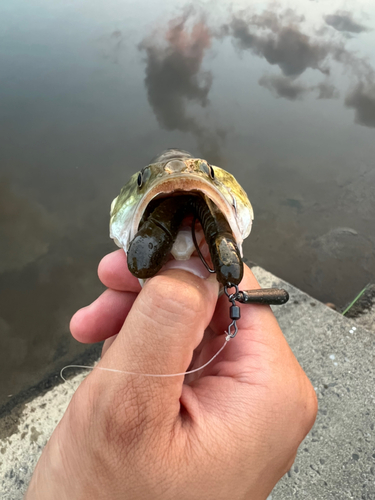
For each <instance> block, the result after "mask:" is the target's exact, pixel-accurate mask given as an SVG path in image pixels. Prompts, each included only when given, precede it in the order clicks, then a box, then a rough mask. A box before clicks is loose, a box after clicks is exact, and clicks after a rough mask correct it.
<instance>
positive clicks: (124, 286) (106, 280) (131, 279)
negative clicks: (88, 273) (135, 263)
mask: <svg viewBox="0 0 375 500" xmlns="http://www.w3.org/2000/svg"><path fill="white" fill-rule="evenodd" d="M98 276H99V279H100V281H101V282H102V283H103V285H105V286H106V287H108V288H112V290H118V291H120V292H140V291H141V285H140V284H139V281H138V279H137V278H136V277H135V276H133V275H132V274H131V272H130V271H129V269H128V263H127V259H126V254H125V252H124V250H122V249H121V248H120V249H119V250H115V251H114V252H112V253H109V254H108V255H106V256H105V257H103V258H102V260H101V261H100V263H99V267H98Z"/></svg>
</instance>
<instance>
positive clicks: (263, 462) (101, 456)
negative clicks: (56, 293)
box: [26, 250, 317, 500]
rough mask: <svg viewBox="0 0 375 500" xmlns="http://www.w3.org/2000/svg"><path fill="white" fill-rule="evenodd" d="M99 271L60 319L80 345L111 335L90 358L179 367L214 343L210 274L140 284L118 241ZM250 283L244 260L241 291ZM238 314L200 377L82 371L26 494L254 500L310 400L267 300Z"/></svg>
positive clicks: (298, 429) (215, 305)
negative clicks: (68, 319)
mask: <svg viewBox="0 0 375 500" xmlns="http://www.w3.org/2000/svg"><path fill="white" fill-rule="evenodd" d="M99 276H100V279H101V280H102V282H103V283H104V284H105V285H106V286H107V287H108V288H109V289H108V290H107V291H106V292H104V294H103V295H101V296H100V297H99V298H98V299H97V300H96V301H95V302H94V303H93V304H91V305H90V306H89V307H87V308H84V309H81V310H80V311H78V312H77V313H76V315H75V316H74V317H73V319H72V323H71V330H72V333H73V335H74V336H75V338H77V339H78V340H80V341H84V342H96V341H99V340H103V339H109V340H107V342H106V345H105V348H104V351H105V353H104V356H103V357H102V359H101V361H100V363H99V365H98V366H101V367H107V368H114V369H118V370H124V371H132V372H138V373H155V374H161V373H164V374H171V373H179V372H184V371H186V370H187V368H188V366H189V363H190V361H191V360H192V358H193V352H194V350H195V349H196V348H197V346H198V345H199V344H201V346H200V348H199V350H196V352H195V356H194V360H193V362H192V365H191V366H190V368H195V367H198V366H201V365H203V364H204V363H205V362H206V361H207V360H208V359H210V358H211V357H212V356H213V354H215V352H217V351H218V350H219V349H220V347H221V346H222V345H223V343H224V335H222V334H223V333H224V330H225V329H227V327H228V322H229V314H228V307H229V304H228V300H227V298H226V297H225V296H222V297H220V298H219V299H218V297H217V295H218V284H217V282H216V280H214V279H213V278H212V277H210V278H209V279H201V278H199V277H197V276H195V275H193V274H192V273H189V272H186V271H182V270H177V269H172V270H171V269H170V270H166V271H163V272H162V273H160V274H159V275H158V276H156V277H154V278H152V279H151V280H149V281H148V282H147V283H146V285H145V286H144V288H143V289H142V291H141V290H140V287H139V284H138V281H137V280H136V279H135V278H134V277H133V276H131V275H130V273H129V271H128V270H127V266H126V258H125V255H124V253H123V251H122V250H118V251H117V252H114V253H112V254H110V255H108V256H106V257H105V258H104V259H103V261H102V262H101V264H100V266H99ZM257 287H258V285H257V283H256V280H255V278H254V276H253V275H252V273H251V271H250V270H249V269H248V268H247V267H246V266H245V275H244V279H243V281H242V283H241V288H242V289H251V288H257ZM241 312H242V318H241V320H240V321H239V322H238V325H239V332H238V334H237V336H236V338H235V339H233V340H231V341H230V342H229V343H228V345H227V346H226V347H225V349H224V350H223V351H222V352H221V354H220V355H219V356H218V357H217V358H216V359H215V360H214V362H212V363H211V364H210V365H209V366H207V367H206V368H205V369H204V370H203V371H202V372H199V373H198V374H193V375H190V376H188V377H185V378H184V377H183V376H178V377H170V378H151V377H143V376H135V375H125V374H118V373H112V372H107V371H102V370H98V369H94V370H93V372H92V373H91V374H90V375H89V376H88V377H87V378H86V379H85V381H84V382H83V383H82V384H81V385H80V387H79V388H78V390H77V391H76V393H75V395H74V397H73V398H72V401H71V403H70V405H69V407H68V409H67V411H66V413H65V415H64V417H63V419H62V420H61V422H60V424H59V425H58V427H57V428H56V430H55V432H54V433H53V435H52V437H51V439H50V441H49V443H48V444H47V446H46V448H45V449H44V451H43V454H42V456H41V459H40V460H39V462H38V465H37V467H36V470H35V472H34V476H33V478H32V481H31V484H30V487H29V490H28V493H27V495H26V499H27V500H34V499H38V500H42V499H48V500H54V499H58V500H64V499H69V500H71V499H74V500H78V499H80V500H86V499H111V500H117V499H122V500H123V499H132V500H140V499H142V500H151V499H152V500H172V499H173V500H176V499H179V500H203V499H204V500H210V499H212V500H221V499H227V498H231V499H233V500H249V499H251V500H258V499H259V500H260V499H265V498H266V497H267V496H268V495H269V493H270V492H271V490H272V489H273V487H274V486H275V484H276V482H277V481H278V480H279V479H280V478H281V477H282V475H283V474H285V473H286V472H287V470H288V469H289V468H290V466H291V465H292V463H293V461H294V458H295V455H296V452H297V448H298V446H299V444H300V443H301V441H302V440H303V438H304V437H305V435H306V434H307V432H308V431H309V430H310V428H311V427H312V425H313V422H314V420H315V416H316V411H317V402H316V396H315V392H314V390H313V388H312V386H311V384H310V382H309V380H308V379H307V377H306V375H305V373H304V372H303V370H302V368H301V367H300V365H299V364H298V362H297V360H296V358H295V357H294V355H293V353H292V351H291V350H290V348H289V346H288V344H287V342H286V340H285V338H284V336H283V334H282V332H281V330H280V328H279V326H278V323H277V321H276V319H275V317H274V315H273V313H272V311H271V309H270V308H269V307H268V306H257V305H252V306H243V307H242V308H241ZM125 318H126V320H125ZM124 320H125V322H124ZM118 332H119V334H118V336H117V337H114V335H115V334H116V333H118ZM203 337H204V340H203V342H202V343H201V341H202V339H203Z"/></svg>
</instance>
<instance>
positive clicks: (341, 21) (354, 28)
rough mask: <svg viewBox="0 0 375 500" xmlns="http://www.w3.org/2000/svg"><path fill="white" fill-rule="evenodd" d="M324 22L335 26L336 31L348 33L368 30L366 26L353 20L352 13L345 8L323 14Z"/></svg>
mask: <svg viewBox="0 0 375 500" xmlns="http://www.w3.org/2000/svg"><path fill="white" fill-rule="evenodd" d="M324 20H325V22H326V23H327V24H328V25H329V26H332V28H335V30H337V31H344V32H349V33H362V32H363V31H368V28H366V26H364V25H363V24H360V23H358V22H357V21H355V20H354V18H353V14H352V13H351V12H348V11H346V10H341V11H337V12H336V13H335V14H329V15H328V16H324Z"/></svg>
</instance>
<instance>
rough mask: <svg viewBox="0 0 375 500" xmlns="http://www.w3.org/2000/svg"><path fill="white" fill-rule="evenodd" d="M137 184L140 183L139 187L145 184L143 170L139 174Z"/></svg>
mask: <svg viewBox="0 0 375 500" xmlns="http://www.w3.org/2000/svg"><path fill="white" fill-rule="evenodd" d="M137 184H138V187H139V188H140V187H142V184H143V175H142V172H139V174H138V178H137Z"/></svg>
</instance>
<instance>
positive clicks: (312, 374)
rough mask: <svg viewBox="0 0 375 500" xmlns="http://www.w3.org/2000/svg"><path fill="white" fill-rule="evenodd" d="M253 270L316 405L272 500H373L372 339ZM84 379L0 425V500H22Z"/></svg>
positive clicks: (27, 406) (374, 417)
mask: <svg viewBox="0 0 375 500" xmlns="http://www.w3.org/2000/svg"><path fill="white" fill-rule="evenodd" d="M252 269H253V272H254V274H255V275H256V276H257V278H258V280H259V281H260V283H261V285H262V286H264V287H269V286H276V287H282V288H286V289H287V290H288V291H289V293H290V295H291V300H290V302H289V303H288V304H286V305H285V306H282V307H275V308H274V311H275V314H276V316H277V318H278V321H279V323H280V325H281V327H282V329H283V331H284V334H285V336H286V338H287V340H288V342H289V344H290V345H291V347H292V349H293V351H294V353H295V354H296V356H297V358H298V360H299V362H300V363H301V365H302V367H303V368H304V370H305V371H306V373H307V375H308V376H309V378H310V380H311V381H312V383H313V385H314V387H315V390H316V392H317V395H318V399H319V415H318V418H317V421H316V424H315V426H314V428H313V430H312V431H311V432H310V434H309V435H308V436H307V437H306V439H305V441H304V442H303V444H302V445H301V447H300V450H299V452H298V455H297V458H296V461H295V463H294V465H293V467H292V468H291V470H290V471H289V473H288V474H287V475H286V476H284V477H283V479H282V480H281V481H280V482H279V483H278V485H277V486H276V488H275V489H274V491H273V493H272V500H287V499H288V500H289V499H290V498H299V499H306V500H331V499H337V500H344V499H361V500H374V499H375V406H374V403H375V387H374V385H375V384H374V374H373V370H374V347H375V336H374V334H372V333H370V332H369V331H367V330H365V329H363V328H361V327H359V326H356V323H355V322H354V321H353V320H350V319H346V318H344V317H343V316H341V315H340V314H338V313H337V312H335V311H333V310H331V309H329V308H328V307H326V306H324V305H323V304H321V303H320V302H318V301H316V300H314V299H312V298H311V297H309V296H308V295H306V294H305V293H303V292H301V291H300V290H297V289H296V288H294V287H292V286H291V285H289V284H288V283H285V282H284V281H282V280H280V279H278V278H276V277H275V276H273V275H272V274H270V273H268V272H266V271H264V270H263V269H261V268H259V267H253V268H252ZM353 327H354V328H355V329H353ZM86 375H87V373H81V374H79V375H77V376H75V377H73V378H72V379H70V380H69V381H68V382H67V383H64V384H60V385H58V386H56V387H54V388H53V389H51V390H50V391H48V392H47V393H45V394H44V395H41V396H38V397H36V398H35V399H33V400H32V401H31V402H29V403H26V404H20V405H18V406H17V407H15V408H14V409H13V410H12V412H11V413H10V414H9V415H7V416H5V417H3V418H2V419H1V420H0V478H1V479H0V488H1V498H2V500H19V499H22V497H23V494H24V492H25V491H26V488H27V484H28V482H29V481H30V477H31V475H32V471H33V469H34V467H35V464H36V462H37V460H38V457H39V455H40V453H41V451H42V449H43V447H44V446H45V444H46V442H47V440H48V438H49V436H50V435H51V433H52V432H53V429H54V428H55V427H56V425H57V423H58V421H59V420H60V418H61V417H62V415H63V413H64V411H65V409H66V407H67V405H68V403H69V401H70V398H71V396H72V395H73V393H74V390H75V388H76V387H77V386H78V385H79V383H80V382H81V381H82V380H83V379H84V377H85V376H86ZM192 500H193V499H192Z"/></svg>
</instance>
